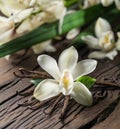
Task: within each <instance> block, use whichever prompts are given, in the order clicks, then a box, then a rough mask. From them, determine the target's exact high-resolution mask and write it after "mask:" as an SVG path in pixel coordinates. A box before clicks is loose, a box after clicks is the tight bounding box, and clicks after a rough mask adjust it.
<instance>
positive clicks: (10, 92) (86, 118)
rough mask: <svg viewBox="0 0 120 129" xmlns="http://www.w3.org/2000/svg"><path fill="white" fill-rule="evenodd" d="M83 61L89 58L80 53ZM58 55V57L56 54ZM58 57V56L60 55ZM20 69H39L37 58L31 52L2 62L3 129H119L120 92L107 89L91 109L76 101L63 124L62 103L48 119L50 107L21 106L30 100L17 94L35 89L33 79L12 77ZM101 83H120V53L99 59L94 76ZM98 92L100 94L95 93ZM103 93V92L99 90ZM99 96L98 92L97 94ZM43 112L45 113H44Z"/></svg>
mask: <svg viewBox="0 0 120 129" xmlns="http://www.w3.org/2000/svg"><path fill="white" fill-rule="evenodd" d="M80 52H81V53H80V55H82V56H81V57H80V59H81V58H82V59H84V58H85V57H86V55H87V49H86V51H83V50H80ZM53 55H56V54H53ZM57 55H59V53H57ZM19 67H25V68H28V69H31V70H35V69H39V66H38V64H37V62H36V56H35V55H33V54H31V53H30V52H29V53H28V54H27V55H25V56H20V55H17V58H16V57H12V59H11V60H10V61H7V60H6V59H4V58H1V59H0V129H78V128H79V129H90V128H91V129H119V128H120V102H119V93H120V90H107V94H106V95H105V96H104V97H102V98H101V97H98V98H97V102H96V103H95V104H94V105H93V106H91V107H83V106H80V105H79V104H77V103H76V102H75V101H74V100H71V101H70V103H69V108H68V110H67V112H66V117H65V119H64V121H61V120H60V119H59V115H60V112H61V108H62V106H63V105H62V103H61V102H60V103H59V106H58V107H57V109H56V110H55V112H54V113H53V114H52V116H51V117H48V116H47V115H46V114H45V113H44V112H47V111H49V109H50V106H49V105H50V104H52V103H53V102H52V101H51V102H49V104H48V103H47V104H45V105H44V106H43V107H41V108H39V109H37V110H35V111H33V110H31V109H28V108H27V107H23V106H20V105H18V103H23V102H25V101H26V100H27V99H29V98H30V96H28V97H22V96H19V95H18V94H17V93H16V91H21V92H28V91H30V90H31V89H34V86H33V85H32V84H31V83H30V79H20V78H17V77H15V76H14V75H13V72H18V68H19ZM91 76H92V77H96V78H97V79H98V80H101V81H106V82H112V83H116V84H118V85H119V84H120V54H119V55H118V56H117V57H116V58H115V60H114V61H110V60H108V59H105V60H100V61H99V64H98V67H97V69H96V70H95V72H93V73H92V74H91ZM96 93H97V92H96ZM100 93H101V94H104V90H102V91H100ZM98 94H99V93H98ZM43 111H44V112H43Z"/></svg>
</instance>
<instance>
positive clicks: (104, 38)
mask: <svg viewBox="0 0 120 129" xmlns="http://www.w3.org/2000/svg"><path fill="white" fill-rule="evenodd" d="M95 35H96V37H94V36H92V35H87V36H83V37H82V40H83V41H85V43H86V44H87V45H88V46H89V47H90V48H93V49H98V50H99V51H94V52H92V53H90V54H89V55H88V57H89V58H96V59H103V58H106V57H107V58H109V59H110V60H113V59H114V57H115V56H116V55H117V54H118V52H117V50H120V35H119V33H118V40H117V41H115V38H114V33H113V31H112V28H111V25H110V23H109V22H108V21H107V20H105V19H103V18H98V20H97V22H96V24H95Z"/></svg>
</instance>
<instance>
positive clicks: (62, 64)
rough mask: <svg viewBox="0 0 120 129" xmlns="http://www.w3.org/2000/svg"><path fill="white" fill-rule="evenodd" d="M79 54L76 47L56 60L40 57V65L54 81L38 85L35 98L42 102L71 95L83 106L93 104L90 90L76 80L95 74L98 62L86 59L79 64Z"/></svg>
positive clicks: (50, 80)
mask: <svg viewBox="0 0 120 129" xmlns="http://www.w3.org/2000/svg"><path fill="white" fill-rule="evenodd" d="M77 61H78V53H77V51H76V49H75V48H74V47H70V48H68V49H66V50H64V51H63V52H62V53H61V55H60V56H59V59H58V64H57V62H56V60H55V59H54V58H52V57H50V56H48V55H40V56H39V57H38V63H39V65H40V66H41V68H42V69H44V70H45V71H46V72H48V73H49V74H50V75H51V76H52V77H53V78H54V79H45V80H43V81H42V82H40V83H39V84H38V86H37V87H36V88H35V91H34V95H33V96H34V97H35V98H36V99H38V100H40V101H43V100H46V99H48V98H50V97H54V96H56V95H58V94H60V93H62V94H63V95H70V96H71V97H72V98H73V99H75V101H77V102H78V103H80V104H82V105H86V106H90V105H91V104H92V101H93V99H92V94H91V92H90V91H89V90H88V88H87V87H86V86H85V85H84V84H82V83H80V82H76V80H77V79H78V78H79V77H81V76H84V75H87V74H89V73H91V72H93V71H94V70H95V68H96V65H97V61H96V60H92V59H86V60H83V61H80V62H78V63H77Z"/></svg>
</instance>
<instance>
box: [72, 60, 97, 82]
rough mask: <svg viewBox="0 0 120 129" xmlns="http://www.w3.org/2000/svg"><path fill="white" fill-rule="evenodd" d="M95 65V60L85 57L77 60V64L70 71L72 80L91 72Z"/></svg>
mask: <svg viewBox="0 0 120 129" xmlns="http://www.w3.org/2000/svg"><path fill="white" fill-rule="evenodd" d="M96 66H97V61H96V60H92V59H86V60H82V61H80V62H78V64H77V65H76V67H75V68H74V69H73V71H72V75H73V78H74V80H76V79H77V78H79V77H81V76H84V75H87V74H89V73H91V72H93V71H94V70H95V68H96Z"/></svg>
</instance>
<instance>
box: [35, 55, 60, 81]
mask: <svg viewBox="0 0 120 129" xmlns="http://www.w3.org/2000/svg"><path fill="white" fill-rule="evenodd" d="M37 61H38V64H39V65H40V66H41V68H42V69H44V70H45V71H46V72H48V73H49V74H50V75H51V76H52V77H53V78H55V79H56V80H59V79H60V70H59V68H58V65H57V62H56V60H55V59H54V58H52V57H50V56H48V55H40V56H38V58H37Z"/></svg>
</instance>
